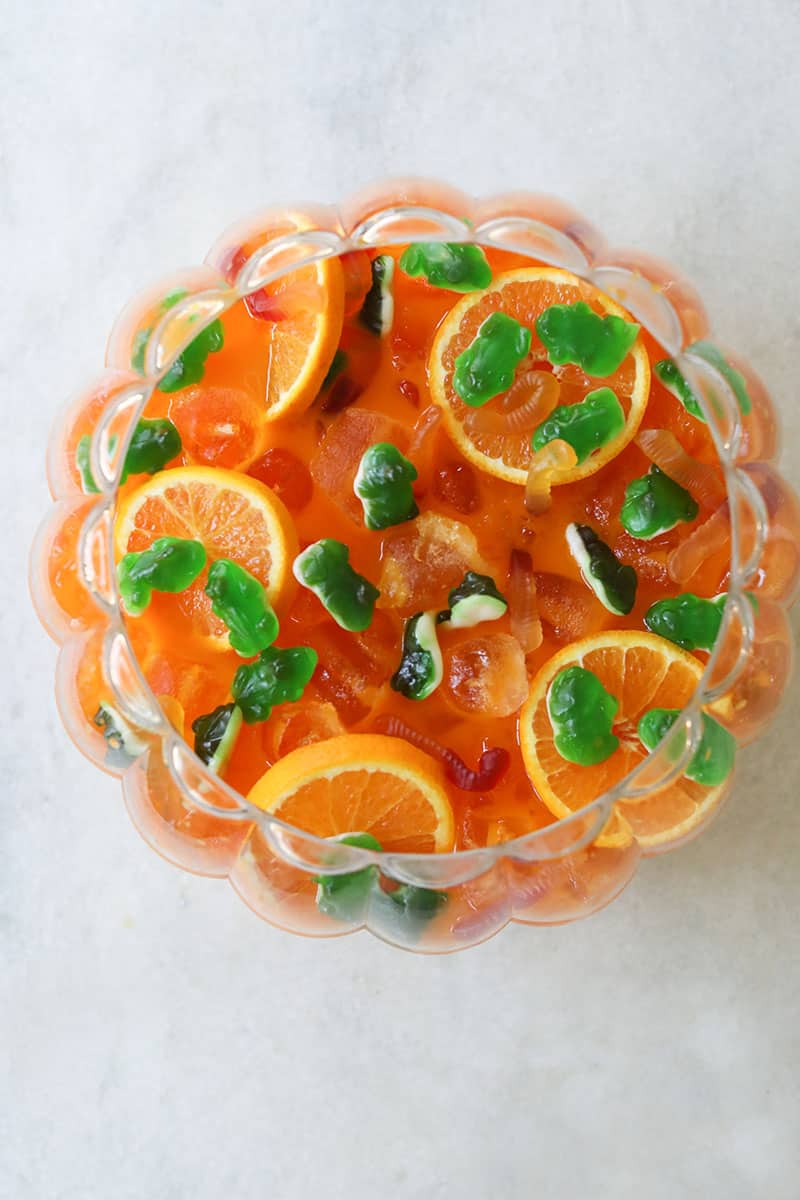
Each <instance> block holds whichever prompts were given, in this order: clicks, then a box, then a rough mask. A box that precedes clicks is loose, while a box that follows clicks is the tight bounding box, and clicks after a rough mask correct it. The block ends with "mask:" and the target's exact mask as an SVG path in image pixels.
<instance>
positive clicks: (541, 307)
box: [428, 267, 650, 485]
mask: <svg viewBox="0 0 800 1200" xmlns="http://www.w3.org/2000/svg"><path fill="white" fill-rule="evenodd" d="M579 300H582V301H584V302H585V303H587V304H588V305H589V306H590V307H591V308H593V309H594V311H595V312H598V313H602V314H604V315H605V314H608V313H613V314H614V315H616V316H619V317H624V318H625V319H626V320H630V319H631V318H630V316H629V314H628V313H626V312H625V310H624V309H623V308H620V306H619V305H618V304H615V303H614V301H613V300H610V299H609V297H608V296H605V295H604V294H603V293H602V292H600V291H598V289H597V288H596V287H593V286H592V284H590V283H586V282H585V281H584V280H582V279H579V278H578V276H577V275H573V274H571V273H570V272H569V271H562V270H560V269H558V268H556V267H523V268H522V269H520V270H517V271H506V272H505V273H503V274H501V275H498V276H497V277H496V279H495V280H494V281H493V282H492V284H491V286H490V287H488V288H486V289H485V291H482V292H473V293H470V294H469V295H466V296H464V297H463V298H462V299H461V300H459V301H458V303H457V304H456V305H455V306H454V307H453V308H452V309H451V310H450V312H449V313H448V315H447V316H446V317H445V319H444V321H442V323H441V325H440V326H439V329H438V331H437V333H436V337H435V339H434V342H433V346H432V348H431V354H430V359H429V365H428V373H429V380H430V388H431V396H432V398H433V401H434V403H435V404H438V405H439V407H440V408H441V410H442V415H443V418H444V426H445V429H446V430H447V433H448V434H449V436H450V438H451V439H452V441H453V442H454V443H455V445H456V446H457V447H458V449H459V450H460V451H461V453H462V454H463V455H464V457H465V458H467V459H469V461H470V462H472V463H474V464H475V466H476V467H479V468H480V469H481V470H482V471H486V472H487V474H489V475H495V476H497V478H498V479H507V480H509V482H511V483H518V484H521V485H524V484H525V481H526V479H527V474H528V465H529V463H530V459H531V444H530V443H531V434H532V432H533V430H532V429H525V428H522V429H510V430H509V431H508V432H506V433H503V432H497V431H496V430H494V429H492V428H491V427H490V428H489V429H488V430H485V429H482V428H481V429H478V428H475V427H473V428H470V421H471V414H473V413H474V412H475V410H474V409H471V408H469V407H468V406H467V405H466V404H464V402H463V401H462V400H461V399H460V397H459V396H458V395H457V394H456V392H455V390H454V388H453V372H454V369H455V360H456V358H457V357H458V355H459V354H461V353H462V352H463V351H464V350H466V348H467V347H468V346H469V345H470V344H471V343H472V342H473V341H474V339H475V336H476V334H477V332H478V329H479V327H480V326H481V324H482V323H483V322H484V321H485V320H486V318H487V317H488V316H489V315H490V314H491V313H493V312H498V311H499V312H504V313H507V314H508V315H509V316H510V317H513V318H514V319H515V320H517V321H519V322H520V323H521V324H522V325H525V326H526V327H527V328H528V329H530V330H531V333H532V342H531V355H532V357H533V360H534V363H541V364H546V362H547V353H546V351H545V349H544V346H543V345H542V343H541V341H540V340H539V338H538V336H537V333H536V319H537V317H539V316H540V315H541V314H542V313H543V312H544V311H545V309H547V308H549V307H550V306H551V305H552V304H575V303H576V302H577V301H579ZM554 374H555V375H556V377H557V378H558V380H559V383H560V385H561V390H560V396H559V400H558V403H559V404H576V403H578V402H579V401H580V400H583V399H584V397H585V396H586V395H587V394H588V393H589V392H591V391H593V390H594V389H596V388H600V387H610V388H613V390H614V392H615V393H616V395H617V398H618V399H619V401H620V403H621V405H622V408H623V410H624V412H625V418H626V419H625V428H624V429H623V430H622V432H621V433H620V434H619V435H618V436H617V437H616V438H614V439H613V440H612V441H610V442H609V443H608V444H607V445H605V446H602V447H601V448H600V449H598V450H595V452H594V453H593V454H591V455H590V456H589V458H587V459H586V461H585V462H583V463H580V464H579V465H578V466H576V467H573V468H572V469H571V470H569V471H565V472H563V473H562V474H560V475H559V476H558V477H557V479H555V480H554V481H553V482H554V483H556V484H564V483H574V482H575V481H576V480H578V479H585V478H586V477H587V476H589V475H594V473H595V472H596V471H599V470H600V468H601V467H603V466H605V465H606V463H607V462H609V461H610V460H611V459H612V458H614V457H616V455H617V454H619V452H620V450H622V449H623V448H624V447H625V446H627V444H628V442H630V441H631V439H632V438H633V437H634V435H635V434H636V431H637V429H638V428H639V425H640V423H641V420H642V417H643V415H644V410H645V407H646V405H647V399H648V396H649V394H650V360H649V358H648V357H647V351H646V349H645V346H644V342H643V340H642V337H641V334H640V335H639V337H638V338H637V339H636V341H635V342H634V344H633V347H632V349H631V350H630V352H629V353H628V354H627V355H626V356H625V358H624V359H623V361H622V363H621V365H620V366H619V367H618V368H617V370H616V371H615V372H614V374H613V375H609V376H608V377H606V378H602V379H599V378H590V377H589V376H588V375H585V374H584V373H583V371H582V370H581V369H580V367H577V366H574V365H572V364H568V365H567V366H563V367H556V368H555V369H554Z"/></svg>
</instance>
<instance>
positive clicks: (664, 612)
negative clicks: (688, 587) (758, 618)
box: [644, 592, 725, 651]
mask: <svg viewBox="0 0 800 1200" xmlns="http://www.w3.org/2000/svg"><path fill="white" fill-rule="evenodd" d="M724 608H725V596H724V595H722V596H716V597H715V598H714V599H713V600H706V599H704V598H702V597H700V596H695V595H694V593H692V592H682V593H681V595H680V596H669V597H667V599H665V600H657V601H656V603H655V604H651V605H650V607H649V608H648V610H647V612H646V613H645V614H644V623H645V625H646V626H647V628H648V629H649V630H650V631H651V633H657V634H658V635H659V637H663V638H666V639H667V641H669V642H674V644H675V645H676V646H680V647H682V649H684V650H689V651H694V650H711V649H712V648H713V646H714V643H715V642H716V640H717V637H718V636H719V629H720V625H721V624H722V614H723V611H724Z"/></svg>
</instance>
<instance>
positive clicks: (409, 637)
mask: <svg viewBox="0 0 800 1200" xmlns="http://www.w3.org/2000/svg"><path fill="white" fill-rule="evenodd" d="M443 675H444V666H443V663H442V652H441V650H440V648H439V639H438V637H437V636H436V615H435V614H434V613H430V612H420V613H415V614H414V616H413V617H409V618H408V620H407V621H406V625H405V629H404V630H403V650H402V655H401V658H400V666H399V667H398V668H397V670H396V671H395V673H394V675H393V676H392V678H391V679H390V681H389V683H390V686H391V687H392V688H393V689H394V691H396V692H400V694H401V696H405V697H406V699H407V700H426V699H427V697H428V696H430V694H431V692H433V691H435V690H436V688H437V687H438V686H439V684H440V683H441V682H442V677H443Z"/></svg>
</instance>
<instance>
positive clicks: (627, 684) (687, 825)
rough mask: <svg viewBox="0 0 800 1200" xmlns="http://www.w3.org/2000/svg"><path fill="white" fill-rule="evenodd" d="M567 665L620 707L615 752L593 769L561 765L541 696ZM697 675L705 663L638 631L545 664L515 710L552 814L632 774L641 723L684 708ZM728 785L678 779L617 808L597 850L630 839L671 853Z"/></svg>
mask: <svg viewBox="0 0 800 1200" xmlns="http://www.w3.org/2000/svg"><path fill="white" fill-rule="evenodd" d="M570 666H581V667H585V668H586V669H587V670H589V671H592V672H594V674H595V675H596V676H597V678H598V679H599V680H600V682H601V683H602V685H603V687H604V688H605V689H606V690H607V691H608V692H610V693H611V695H612V696H615V697H616V698H617V700H618V701H619V710H618V712H617V717H616V719H615V723H614V733H615V734H616V735H617V737H618V738H619V742H620V744H619V747H618V748H617V750H615V751H614V753H613V754H612V755H611V757H610V758H607V759H606V760H605V762H602V763H598V764H597V765H595V766H586V767H584V766H578V765H576V764H575V763H571V762H567V760H566V759H564V758H562V757H561V755H560V754H559V753H558V751H557V750H556V747H555V743H554V740H553V728H552V725H551V723H550V717H549V716H548V712H547V692H548V689H549V687H550V684H551V683H552V681H553V679H554V678H555V677H556V675H557V674H558V673H559V671H562V670H564V668H565V667H570ZM702 673H703V664H702V663H701V662H700V661H699V660H698V659H696V658H694V657H693V656H692V655H691V654H687V653H686V651H685V650H681V649H679V647H677V646H673V645H672V643H671V642H667V641H665V640H664V638H660V637H658V636H657V635H656V634H652V633H639V632H636V631H634V632H629V631H625V630H610V631H608V632H604V633H598V634H592V635H591V636H590V637H585V638H582V639H581V640H580V641H577V642H572V643H571V645H569V646H565V647H564V649H563V650H560V651H559V652H558V653H557V654H554V655H553V657H552V658H550V659H548V661H547V662H546V663H545V664H544V666H543V667H542V668H541V670H540V671H539V673H538V674H537V675H536V676H535V678H534V679H533V681H532V683H531V688H530V691H529V693H528V699H527V700H526V701H525V703H524V705H523V706H522V709H521V710H520V717H519V740H520V748H521V750H522V757H523V760H524V763H525V769H526V770H527V772H528V775H529V777H530V780H531V782H532V784H533V786H534V787H535V789H536V791H537V792H538V794H539V796H540V797H541V799H542V800H543V802H544V803H545V804H546V805H547V808H548V809H549V810H550V812H551V813H552V814H553V816H555V817H568V816H571V814H572V813H574V812H576V811H577V810H578V809H580V808H582V807H584V805H586V804H589V803H591V801H592V800H596V799H597V797H598V796H601V795H602V794H603V793H604V792H605V791H607V790H608V789H609V788H611V787H613V786H614V785H615V784H616V783H618V782H619V781H620V780H621V779H622V778H623V776H625V775H627V774H628V772H629V771H632V770H633V768H634V767H635V766H636V764H637V763H639V762H641V760H642V759H643V758H644V757H645V756H646V751H645V749H644V747H643V746H642V743H641V742H640V741H639V739H638V737H637V736H636V726H637V723H638V720H639V717H640V716H641V715H642V713H644V712H646V711H647V710H648V709H651V708H678V709H680V708H683V707H684V705H685V704H687V703H688V701H689V700H690V698H691V696H692V695H693V693H694V691H695V689H696V688H697V685H698V682H699V680H700V676H701V675H702ZM727 786H728V784H727V781H726V782H725V783H723V784H721V785H720V786H719V787H716V788H708V787H703V786H702V785H701V784H698V783H693V782H692V781H691V780H689V779H686V778H685V777H683V776H681V777H679V778H678V779H677V780H675V781H674V782H672V783H670V784H668V785H667V786H666V787H665V788H663V789H661V790H659V791H656V792H654V793H653V794H652V795H650V796H647V797H645V798H643V799H641V800H632V801H630V802H625V803H623V802H619V803H618V804H616V805H615V808H614V813H613V815H612V817H611V820H610V821H609V823H608V824H607V825H606V828H605V830H604V832H603V833H602V835H601V836H600V837H599V838H598V839H597V845H599V846H614V847H619V846H624V845H626V844H627V843H628V842H629V841H630V840H631V837H632V836H633V837H636V839H637V841H638V842H639V844H640V846H641V847H642V849H643V851H644V852H645V853H649V854H656V853H658V852H659V851H661V850H665V849H668V848H671V847H672V846H674V845H675V844H676V843H678V842H681V841H684V840H686V839H687V838H688V837H689V836H691V835H692V834H694V833H696V832H698V831H699V829H700V828H701V826H702V825H703V824H704V823H705V821H706V820H707V818H708V817H710V815H711V814H712V812H713V811H714V810H715V809H716V808H717V806H718V804H719V803H720V801H721V800H722V798H723V796H724V794H725V792H726V791H727Z"/></svg>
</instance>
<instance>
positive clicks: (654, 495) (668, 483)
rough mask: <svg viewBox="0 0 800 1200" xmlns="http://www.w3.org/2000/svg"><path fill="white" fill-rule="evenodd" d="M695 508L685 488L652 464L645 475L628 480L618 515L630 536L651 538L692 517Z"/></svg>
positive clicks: (693, 517)
mask: <svg viewBox="0 0 800 1200" xmlns="http://www.w3.org/2000/svg"><path fill="white" fill-rule="evenodd" d="M699 511H700V509H699V506H698V504H697V501H696V500H694V499H693V498H692V496H691V495H690V494H689V492H687V491H686V489H685V488H682V487H681V485H680V484H679V483H676V482H675V480H674V479H670V477H669V475H665V474H664V472H663V471H661V470H660V469H659V468H658V467H657V466H655V465H653V466H652V467H651V468H650V470H649V472H648V473H647V475H643V476H642V477H641V478H640V479H634V480H633V481H632V482H631V483H629V484H628V486H627V488H626V489H625V500H624V502H623V505H622V508H621V509H620V514H619V519H620V522H621V523H622V527H623V529H625V530H627V532H628V533H629V534H630V535H631V537H635V538H653V537H657V536H658V534H660V533H666V532H667V531H668V530H669V529H674V527H675V526H676V525H678V524H680V523H681V522H682V521H693V520H694V519H695V517H696V516H697V514H698V513H699Z"/></svg>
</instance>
